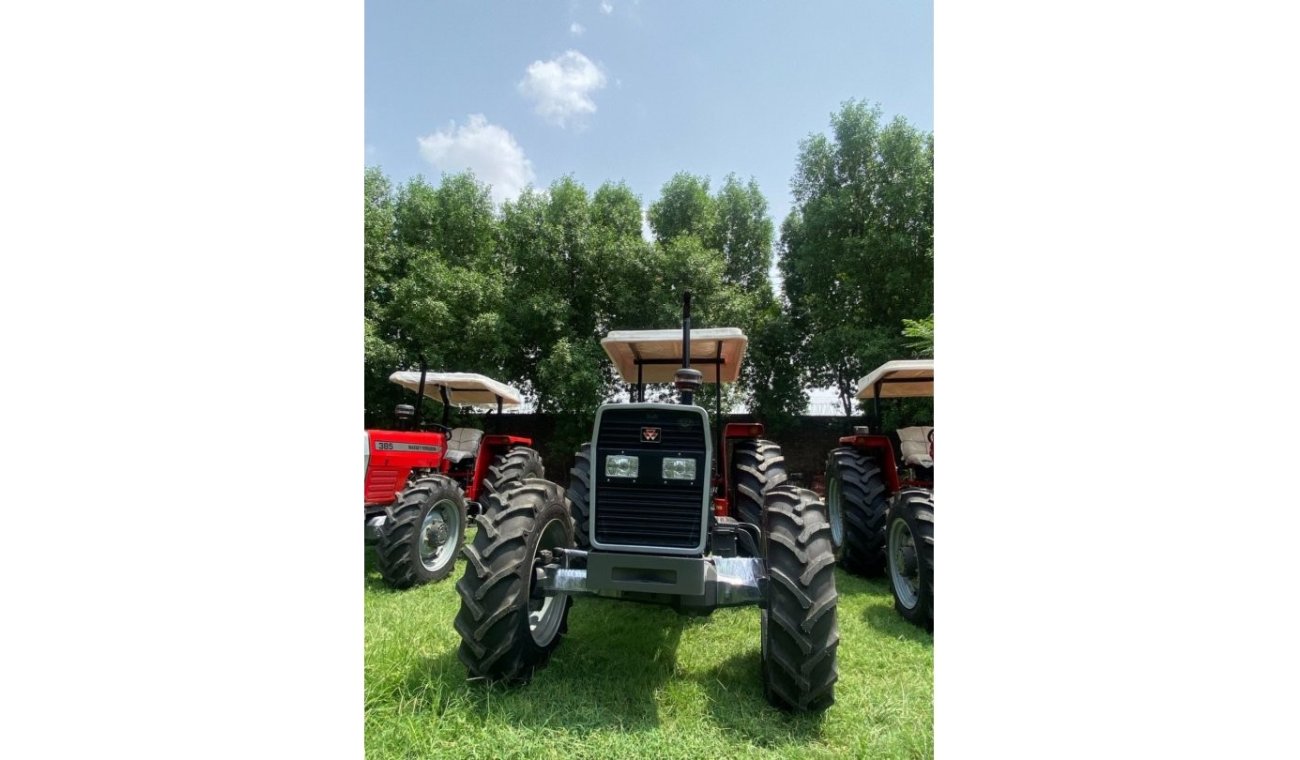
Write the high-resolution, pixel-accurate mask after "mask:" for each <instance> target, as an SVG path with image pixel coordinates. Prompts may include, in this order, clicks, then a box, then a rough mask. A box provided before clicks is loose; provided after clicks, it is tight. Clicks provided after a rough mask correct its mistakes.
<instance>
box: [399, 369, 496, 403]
mask: <svg viewBox="0 0 1300 760" xmlns="http://www.w3.org/2000/svg"><path fill="white" fill-rule="evenodd" d="M388 379H389V380H392V381H393V382H395V383H397V384H398V385H400V386H402V387H403V388H406V389H408V390H410V391H411V392H412V393H419V392H420V373H419V372H418V371H405V372H394V373H393V374H392V375H391V376H390V377H389V378H388ZM444 390H446V393H447V396H446V398H447V400H449V401H450V402H451V403H452V404H453V405H455V406H495V405H496V404H497V402H498V401H500V402H501V408H503V409H512V408H514V407H517V406H519V403H520V395H519V390H518V389H517V388H512V387H510V386H509V385H506V384H505V383H499V382H497V381H496V380H493V379H492V378H490V377H484V376H483V375H476V374H473V373H471V372H426V373H424V395H425V396H428V397H429V398H431V399H433V400H435V401H438V402H441V401H442V400H443V391H444Z"/></svg>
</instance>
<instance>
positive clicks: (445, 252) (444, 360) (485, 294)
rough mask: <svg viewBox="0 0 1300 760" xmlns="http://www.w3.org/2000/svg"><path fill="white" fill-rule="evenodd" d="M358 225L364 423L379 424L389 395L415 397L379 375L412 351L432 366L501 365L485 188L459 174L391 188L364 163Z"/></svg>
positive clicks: (497, 282)
mask: <svg viewBox="0 0 1300 760" xmlns="http://www.w3.org/2000/svg"><path fill="white" fill-rule="evenodd" d="M365 229H366V308H365V316H366V350H365V385H366V423H367V424H368V425H374V424H387V423H388V422H390V421H391V419H390V418H391V410H392V407H393V405H394V404H396V403H400V402H403V401H405V402H407V403H410V402H412V401H413V400H414V399H413V398H412V397H411V396H410V395H409V394H405V395H404V394H403V392H402V391H401V389H400V388H398V387H397V386H395V385H393V384H391V383H389V382H388V376H389V374H391V373H392V372H393V371H394V370H396V369H404V368H412V367H416V366H418V364H419V361H420V358H421V357H423V358H424V359H425V360H426V361H427V363H428V366H429V368H430V369H431V370H434V371H437V370H451V371H460V372H482V373H484V374H489V375H493V374H500V364H501V359H502V357H503V356H504V355H505V353H506V351H505V344H503V343H502V335H501V330H500V323H501V309H502V302H503V299H504V296H505V293H504V289H503V287H502V283H501V278H500V274H499V270H500V265H499V261H498V258H497V255H496V250H497V248H496V246H497V240H496V220H495V216H494V212H493V208H492V201H491V198H490V196H489V194H488V188H487V187H486V186H484V185H482V184H481V183H479V182H478V181H477V180H476V179H475V178H474V176H473V175H472V174H458V175H450V176H447V177H444V178H443V180H442V182H441V183H440V184H439V186H438V187H433V186H431V185H429V184H428V183H427V182H425V180H424V179H423V178H422V177H416V178H414V179H412V180H411V181H410V182H408V183H407V184H406V185H404V186H403V187H401V188H400V189H399V190H398V191H397V192H396V193H395V194H394V193H393V191H392V188H391V185H390V183H389V182H388V180H387V179H386V178H385V177H384V176H383V174H382V173H381V172H380V171H379V170H378V169H369V170H367V172H366V225H365ZM425 403H426V404H429V405H431V406H432V407H434V408H436V407H437V406H438V405H437V404H436V403H434V402H428V401H426V402H425ZM426 413H428V412H426Z"/></svg>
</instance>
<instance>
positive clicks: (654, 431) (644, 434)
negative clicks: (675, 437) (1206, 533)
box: [641, 427, 660, 443]
mask: <svg viewBox="0 0 1300 760" xmlns="http://www.w3.org/2000/svg"><path fill="white" fill-rule="evenodd" d="M659 431H660V428H657V427H643V428H641V440H642V441H645V442H646V443H659Z"/></svg>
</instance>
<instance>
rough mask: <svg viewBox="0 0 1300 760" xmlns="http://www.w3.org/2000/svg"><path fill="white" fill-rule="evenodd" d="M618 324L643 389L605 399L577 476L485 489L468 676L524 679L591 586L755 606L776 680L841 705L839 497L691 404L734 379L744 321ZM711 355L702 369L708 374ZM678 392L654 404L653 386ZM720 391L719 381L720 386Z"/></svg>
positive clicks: (686, 602) (786, 699) (766, 663)
mask: <svg viewBox="0 0 1300 760" xmlns="http://www.w3.org/2000/svg"><path fill="white" fill-rule="evenodd" d="M690 314H691V295H690V293H689V292H687V293H685V295H684V298H683V308H682V328H681V330H680V331H678V330H676V329H675V328H674V329H667V330H637V331H614V332H611V333H609V334H608V335H607V336H606V337H605V338H604V339H603V340H602V341H601V344H602V346H603V347H604V349H605V352H606V353H607V354H608V355H609V357H610V359H611V361H612V362H613V364H614V366H615V368H616V369H617V370H618V373H619V375H620V376H621V377H622V379H623V381H624V382H626V383H628V384H629V386H632V385H633V384H634V385H635V388H634V390H632V391H630V392H629V395H630V396H633V397H634V398H635V400H631V399H629V401H628V402H627V403H607V404H603V405H601V406H600V407H599V409H598V410H597V411H596V417H595V423H594V426H593V431H592V437H591V442H590V443H589V444H585V445H583V446H582V447H581V450H580V451H579V452H578V453H577V455H576V463H575V465H574V467H573V469H572V470H571V472H570V484H569V487H568V489H567V490H566V489H563V488H561V487H560V486H558V485H556V484H555V483H553V482H550V481H548V480H544V479H541V478H532V479H529V480H525V481H524V482H523V484H522V485H520V486H517V487H516V488H514V489H512V490H510V491H508V492H506V493H494V494H492V495H490V496H488V499H487V501H486V503H485V505H484V506H485V510H484V512H483V513H482V514H481V515H479V516H478V517H477V518H476V520H477V522H478V531H477V532H476V534H475V537H474V540H473V542H472V543H471V544H469V545H468V546H466V547H465V549H464V553H465V555H466V557H467V558H468V560H469V561H468V562H467V563H466V565H465V574H464V576H463V577H462V579H461V580H460V581H459V583H457V586H456V590H457V591H458V592H459V594H460V597H461V607H460V611H459V613H458V614H457V616H456V630H457V631H458V632H459V633H460V636H461V645H460V649H459V656H460V659H461V661H462V662H463V663H464V665H465V666H466V668H467V670H468V671H469V675H470V677H471V678H472V679H476V680H483V681H487V682H498V683H524V682H527V681H529V680H530V679H531V678H532V677H533V675H534V672H535V671H536V670H538V669H539V668H542V667H543V666H545V665H546V663H547V662H548V661H549V659H550V657H551V653H552V652H553V651H554V650H555V649H556V647H558V646H559V644H560V641H561V637H562V635H563V634H564V633H565V632H566V631H567V629H568V616H569V609H570V606H571V605H572V603H573V601H574V599H575V598H577V597H579V596H584V595H589V596H598V597H605V598H611V599H621V600H625V601H632V602H640V603H647V604H658V605H666V606H670V607H673V608H675V609H676V610H678V611H679V612H681V613H683V614H693V615H707V614H709V613H711V612H712V611H713V610H715V609H717V608H719V607H733V606H742V605H757V606H758V607H759V623H760V641H761V664H762V667H761V673H762V682H763V692H764V695H765V696H766V698H767V700H768V701H769V702H770V703H772V704H773V705H775V706H777V707H779V708H782V709H786V710H790V711H799V712H804V711H812V712H815V711H821V710H824V709H826V708H827V707H829V706H830V705H831V704H832V703H833V702H834V685H835V681H836V680H837V678H838V670H837V664H836V649H837V647H838V643H839V624H838V620H837V618H836V604H837V601H838V596H837V593H836V590H835V556H834V546H833V543H832V540H831V524H830V518H829V516H828V514H827V510H826V507H825V505H824V504H823V503H822V501H821V500H820V499H819V498H818V497H817V495H816V494H815V493H813V492H812V491H809V490H805V489H802V488H796V487H794V486H793V485H791V484H788V483H786V470H785V460H784V457H783V456H782V454H781V447H780V446H778V445H777V444H775V443H773V442H771V441H768V440H764V439H763V438H762V435H763V426H762V425H759V424H748V423H746V424H739V423H732V424H724V423H723V421H722V408H721V398H720V397H721V394H720V393H719V394H717V396H718V397H719V400H718V405H717V408H716V410H715V414H714V419H713V420H712V421H711V420H710V419H709V413H708V411H707V410H706V409H704V408H703V407H702V406H700V405H697V404H696V403H695V393H696V391H697V390H698V389H699V387H700V385H701V384H702V383H703V382H711V383H715V384H721V383H727V382H735V381H736V379H737V378H738V376H739V372H740V364H741V358H742V356H743V354H744V351H745V347H746V345H747V343H748V339H747V338H746V337H745V335H744V333H743V332H742V331H741V330H739V329H737V328H712V329H698V330H692V329H691V317H690ZM697 367H698V369H697ZM666 382H671V383H673V384H674V386H675V388H676V391H677V393H678V394H679V398H678V402H677V403H667V402H646V401H645V385H646V384H647V383H666ZM719 390H721V389H720V388H719Z"/></svg>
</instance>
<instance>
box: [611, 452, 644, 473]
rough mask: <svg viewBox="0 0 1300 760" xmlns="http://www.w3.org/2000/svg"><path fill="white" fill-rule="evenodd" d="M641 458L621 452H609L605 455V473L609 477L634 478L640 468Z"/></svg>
mask: <svg viewBox="0 0 1300 760" xmlns="http://www.w3.org/2000/svg"><path fill="white" fill-rule="evenodd" d="M640 466H641V460H640V459H638V458H637V457H629V456H625V455H623V454H610V455H609V456H607V457H605V474H606V475H607V476H609V477H611V478H635V477H636V475H637V472H638V471H639V470H640Z"/></svg>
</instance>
